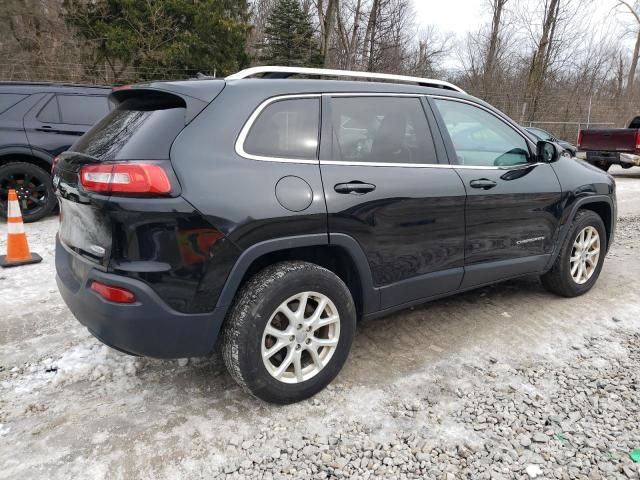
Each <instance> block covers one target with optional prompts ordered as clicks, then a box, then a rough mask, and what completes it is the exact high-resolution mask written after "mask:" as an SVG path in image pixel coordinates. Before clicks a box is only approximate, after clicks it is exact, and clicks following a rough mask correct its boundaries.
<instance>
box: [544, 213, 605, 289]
mask: <svg viewBox="0 0 640 480" xmlns="http://www.w3.org/2000/svg"><path fill="white" fill-rule="evenodd" d="M606 242H607V235H606V231H605V228H604V223H603V221H602V218H600V216H599V215H598V214H597V213H595V212H593V211H591V210H579V211H578V213H577V214H576V217H575V218H574V220H573V222H572V223H571V225H570V227H569V233H568V234H567V238H565V240H564V243H563V244H562V247H561V249H560V253H559V254H558V257H557V258H556V261H555V262H554V264H553V267H551V270H549V271H548V272H547V273H545V274H544V275H542V276H541V277H540V279H541V280H542V285H543V286H544V288H545V289H546V290H548V291H549V292H551V293H555V294H557V295H561V296H563V297H577V296H579V295H583V294H585V293H587V292H588V291H589V290H591V288H593V286H594V285H595V283H596V281H597V280H598V277H599V276H600V271H601V270H602V264H603V263H604V257H605V254H606V249H607V246H606Z"/></svg>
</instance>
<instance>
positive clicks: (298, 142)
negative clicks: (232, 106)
mask: <svg viewBox="0 0 640 480" xmlns="http://www.w3.org/2000/svg"><path fill="white" fill-rule="evenodd" d="M319 127H320V99H319V98H291V99H283V100H277V101H275V102H272V103H270V104H268V105H267V106H266V107H265V108H264V110H262V112H260V114H259V115H258V117H257V118H256V119H255V121H254V122H253V124H252V125H251V127H250V130H249V132H248V134H247V136H246V139H245V140H244V143H243V150H244V153H245V154H248V155H249V156H254V157H258V158H262V157H265V158H280V159H292V160H297V159H300V160H315V159H317V158H318V138H319Z"/></svg>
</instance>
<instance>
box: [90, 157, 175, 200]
mask: <svg viewBox="0 0 640 480" xmlns="http://www.w3.org/2000/svg"><path fill="white" fill-rule="evenodd" d="M80 183H81V184H82V186H83V187H84V188H85V189H87V190H89V191H92V192H99V193H112V194H118V193H124V194H138V195H166V194H168V193H170V192H171V181H170V180H169V176H168V175H167V172H166V171H165V170H164V168H162V167H161V166H160V165H155V164H152V163H111V164H102V165H87V166H84V167H82V169H81V170H80Z"/></svg>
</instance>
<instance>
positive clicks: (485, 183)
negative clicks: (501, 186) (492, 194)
mask: <svg viewBox="0 0 640 480" xmlns="http://www.w3.org/2000/svg"><path fill="white" fill-rule="evenodd" d="M469 185H471V188H481V189H483V190H490V189H492V188H493V187H495V186H496V185H498V184H497V183H496V182H494V181H493V180H489V179H488V178H478V179H477V180H471V182H469Z"/></svg>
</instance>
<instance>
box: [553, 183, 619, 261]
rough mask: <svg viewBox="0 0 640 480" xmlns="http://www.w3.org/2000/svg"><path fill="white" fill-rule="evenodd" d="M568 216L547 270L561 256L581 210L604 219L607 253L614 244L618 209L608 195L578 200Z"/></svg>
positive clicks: (569, 209)
mask: <svg viewBox="0 0 640 480" xmlns="http://www.w3.org/2000/svg"><path fill="white" fill-rule="evenodd" d="M567 209H568V212H569V213H568V214H567V216H566V217H565V221H564V223H563V224H562V226H561V227H560V228H561V230H560V234H559V235H558V238H557V241H556V244H555V248H554V251H553V254H552V255H551V258H550V259H549V263H548V264H547V269H549V268H551V266H552V265H553V263H554V262H555V260H556V258H557V257H558V255H559V254H560V249H561V248H562V245H563V243H564V240H565V238H566V236H567V235H568V234H569V228H570V226H571V222H572V221H573V219H574V218H576V215H577V214H578V211H579V210H591V211H593V212H595V213H596V214H598V215H599V216H600V218H602V222H603V223H604V227H605V232H606V235H607V239H606V240H607V251H608V250H609V247H610V246H611V243H612V242H613V237H614V234H615V226H616V208H615V204H614V202H613V200H612V199H611V198H610V197H609V196H607V195H593V196H589V197H583V198H579V199H577V200H576V201H575V202H574V203H573V204H572V205H571V207H570V208H569V207H568V208H567Z"/></svg>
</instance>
